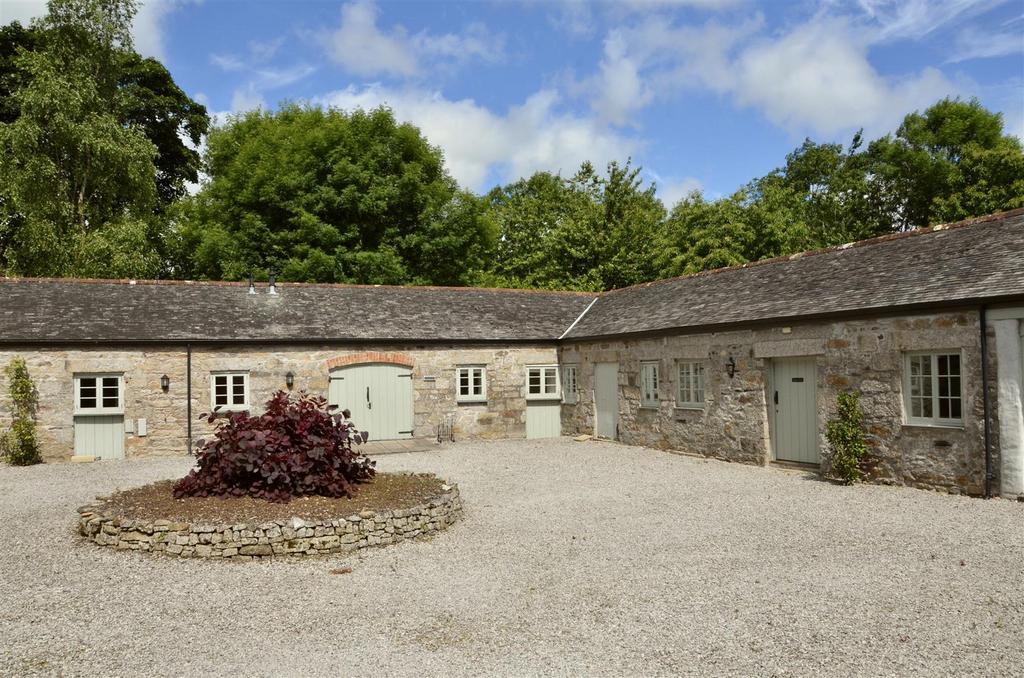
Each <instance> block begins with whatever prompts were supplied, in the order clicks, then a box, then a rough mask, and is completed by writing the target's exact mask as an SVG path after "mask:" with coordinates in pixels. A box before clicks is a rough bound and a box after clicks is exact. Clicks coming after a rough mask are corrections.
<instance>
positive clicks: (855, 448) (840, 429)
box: [826, 391, 867, 485]
mask: <svg viewBox="0 0 1024 678" xmlns="http://www.w3.org/2000/svg"><path fill="white" fill-rule="evenodd" d="M838 404H839V407H838V417H837V418H836V419H833V420H832V421H830V422H828V429H827V431H826V437H827V438H828V442H829V445H830V446H831V447H832V457H831V463H830V467H831V468H830V474H831V476H832V477H833V478H835V479H836V480H838V481H840V482H842V483H844V484H846V485H850V484H852V483H855V482H857V481H858V480H860V478H861V469H860V466H861V461H862V460H863V459H864V456H865V455H866V454H867V443H866V441H865V435H864V410H862V409H861V406H860V392H859V391H850V392H847V393H840V394H839V398H838Z"/></svg>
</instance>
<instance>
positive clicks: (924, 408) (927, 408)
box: [920, 382, 935, 419]
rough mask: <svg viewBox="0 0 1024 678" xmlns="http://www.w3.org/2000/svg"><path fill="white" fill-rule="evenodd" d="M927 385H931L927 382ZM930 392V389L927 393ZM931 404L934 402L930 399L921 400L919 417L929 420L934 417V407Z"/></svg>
mask: <svg viewBox="0 0 1024 678" xmlns="http://www.w3.org/2000/svg"><path fill="white" fill-rule="evenodd" d="M928 383H929V385H930V384H931V382H928ZM930 390H931V389H929V391H930ZM933 403H934V401H933V400H932V399H931V398H922V399H921V415H920V416H922V417H924V418H926V419H931V418H932V417H933V416H935V415H934V405H933Z"/></svg>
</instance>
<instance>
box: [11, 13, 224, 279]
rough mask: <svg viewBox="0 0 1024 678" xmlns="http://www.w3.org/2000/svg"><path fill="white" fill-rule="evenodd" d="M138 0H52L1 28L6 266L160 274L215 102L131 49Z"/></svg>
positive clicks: (39, 271)
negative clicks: (23, 21)
mask: <svg viewBox="0 0 1024 678" xmlns="http://www.w3.org/2000/svg"><path fill="white" fill-rule="evenodd" d="M135 11H136V5H135V3H134V2H133V1H131V0H119V1H118V2H105V1H103V0H51V2H50V3H49V13H48V14H47V15H46V16H45V17H44V18H43V19H41V20H39V21H37V22H34V23H33V24H32V26H31V27H29V28H23V27H21V26H20V25H19V24H17V23H14V24H11V25H9V26H6V27H4V28H3V30H2V31H0V93H2V94H3V95H4V96H3V97H2V99H3V105H2V106H0V269H3V270H6V271H8V272H11V273H16V274H22V275H94V276H150V277H157V276H160V275H161V274H162V273H163V272H164V271H165V263H166V252H165V248H164V236H165V232H166V230H167V220H166V218H163V217H161V216H160V214H161V212H162V211H163V210H164V209H165V208H166V207H168V206H170V205H171V204H173V203H174V201H175V200H177V199H178V198H180V197H181V195H182V194H183V193H184V192H185V184H186V182H188V181H195V180H197V179H198V169H199V163H200V159H199V157H198V154H197V153H196V152H195V151H194V150H193V149H191V148H189V147H188V146H187V145H185V144H184V143H183V142H182V140H181V138H180V137H179V135H180V134H185V135H187V136H188V137H189V138H191V140H192V141H193V143H195V144H198V143H199V142H200V140H201V138H202V135H203V134H204V133H205V132H206V129H207V127H208V124H209V119H208V117H207V115H206V111H205V109H204V108H203V107H202V106H201V105H199V104H197V103H196V102H194V101H192V100H191V99H189V98H188V97H187V96H185V94H184V93H183V92H182V91H181V90H180V89H179V88H178V87H177V85H175V84H174V81H173V80H172V79H171V77H170V74H169V73H168V72H167V70H166V69H165V68H164V67H163V66H162V65H161V64H160V63H159V62H157V61H155V60H153V59H143V58H142V57H140V56H139V55H138V54H137V53H136V52H135V51H134V50H133V48H132V41H131V34H130V28H131V21H132V18H133V17H134V14H135Z"/></svg>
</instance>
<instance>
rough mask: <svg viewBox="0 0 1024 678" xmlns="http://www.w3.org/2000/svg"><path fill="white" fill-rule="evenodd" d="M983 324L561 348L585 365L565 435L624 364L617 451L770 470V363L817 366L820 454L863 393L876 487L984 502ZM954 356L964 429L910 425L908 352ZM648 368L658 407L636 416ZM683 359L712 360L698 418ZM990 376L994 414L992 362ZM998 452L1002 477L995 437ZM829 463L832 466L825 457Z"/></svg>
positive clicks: (735, 334) (840, 328) (585, 417)
mask: <svg viewBox="0 0 1024 678" xmlns="http://www.w3.org/2000/svg"><path fill="white" fill-rule="evenodd" d="M978 323H979V320H978V316H977V312H974V311H965V312H962V313H945V314H933V315H919V316H912V317H891V318H877V319H869V320H844V321H838V322H807V323H801V324H793V325H791V326H786V327H783V326H781V325H780V326H778V327H765V328H762V329H752V330H743V331H731V332H717V333H706V334H690V335H676V336H665V337H657V338H645V339H635V340H632V339H630V340H616V341H599V342H579V343H568V344H566V345H564V346H562V347H561V349H560V351H559V353H560V356H559V359H560V361H561V362H562V363H576V364H578V369H577V380H578V384H579V399H578V403H577V404H576V405H564V406H563V417H562V421H563V432H564V433H565V434H567V435H573V434H577V433H593V430H594V391H593V388H594V385H593V375H594V367H593V365H594V363H597V362H618V363H619V439H620V440H621V441H622V442H624V443H628V444H636V445H646V446H651V447H658V448H662V449H670V450H677V451H682V452H686V453H692V454H699V455H705V456H710V457H716V458H719V459H725V460H729V461H738V462H744V463H751V464H767V463H769V462H770V461H771V440H770V431H769V419H768V388H767V383H768V375H769V370H770V365H771V359H772V358H781V357H796V356H814V357H815V361H816V364H817V381H818V383H817V410H818V411H817V422H818V442H819V449H821V450H827V449H828V444H827V441H826V439H825V427H826V423H827V421H828V420H829V419H831V418H833V417H834V416H835V409H836V397H837V395H838V393H839V392H841V391H845V390H850V389H858V390H860V391H861V392H862V394H863V396H862V405H863V407H864V411H865V415H866V422H865V423H866V426H867V429H868V442H869V445H870V447H871V453H872V455H873V457H874V459H875V460H876V462H877V467H876V469H875V471H874V475H875V479H876V480H878V481H882V482H895V483H903V484H907V485H912V486H915V487H925V488H942V489H949V490H951V491H955V492H966V493H970V494H981V493H982V492H983V491H984V482H985V450H984V436H983V429H984V416H983V401H982V380H981V371H980V364H981V357H980V351H981V349H980V343H981V342H980V336H979V324H978ZM991 341H992V340H991V337H990V343H991ZM950 349H952V350H959V351H960V352H961V355H962V361H963V397H964V403H963V405H964V413H963V415H964V416H963V418H964V425H963V427H960V428H938V427H927V426H910V425H907V424H906V423H905V414H904V406H903V356H904V354H905V352H907V351H923V350H950ZM729 357H732V358H733V359H734V360H735V361H736V373H735V376H734V377H732V378H730V377H729V376H728V375H727V374H726V369H725V364H726V361H727V360H728V359H729ZM647 360H657V361H659V364H660V370H659V371H660V374H661V378H662V389H661V394H660V395H661V405H660V407H658V408H654V409H648V408H642V407H640V387H639V386H640V385H639V371H640V362H641V361H647ZM678 360H703V361H705V379H706V384H705V406H704V408H703V409H696V410H692V409H679V408H677V407H675V393H676V380H677V376H676V367H675V365H676V361H678ZM989 376H990V384H992V385H993V386H992V391H991V392H992V394H993V395H992V397H993V400H992V402H993V408H994V403H995V397H994V384H995V360H994V357H993V359H992V360H991V361H990V365H989ZM994 416H995V414H994V412H993V417H994ZM993 428H994V429H995V428H998V424H995V425H994V426H993ZM993 447H994V450H995V452H996V454H995V458H994V467H995V469H996V470H997V471H998V467H999V459H998V436H995V435H994V437H993ZM823 461H825V462H826V463H827V459H825V460H823ZM997 485H998V484H997Z"/></svg>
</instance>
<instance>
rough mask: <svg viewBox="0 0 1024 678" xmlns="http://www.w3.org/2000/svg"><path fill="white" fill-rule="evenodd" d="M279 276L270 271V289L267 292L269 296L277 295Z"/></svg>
mask: <svg viewBox="0 0 1024 678" xmlns="http://www.w3.org/2000/svg"><path fill="white" fill-rule="evenodd" d="M276 281H277V274H276V273H274V272H273V271H270V289H269V290H267V294H277V282H276Z"/></svg>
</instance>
